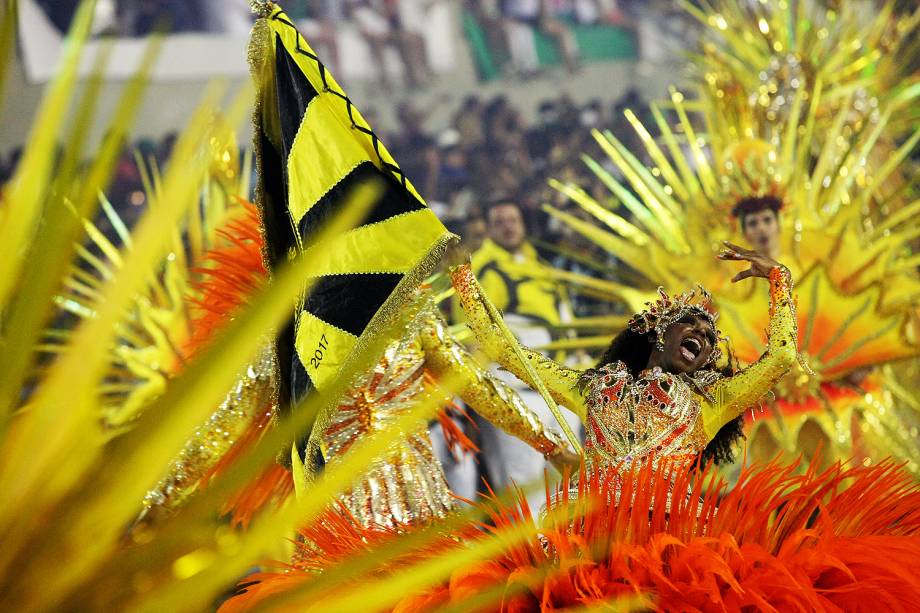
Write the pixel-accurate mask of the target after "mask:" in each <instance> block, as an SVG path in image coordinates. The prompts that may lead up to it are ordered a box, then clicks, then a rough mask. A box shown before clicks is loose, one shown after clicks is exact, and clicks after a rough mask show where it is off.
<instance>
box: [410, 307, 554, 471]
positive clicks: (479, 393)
mask: <svg viewBox="0 0 920 613" xmlns="http://www.w3.org/2000/svg"><path fill="white" fill-rule="evenodd" d="M420 323H421V338H422V347H423V348H424V350H425V366H426V367H427V368H428V369H430V371H431V372H432V373H433V374H434V375H441V374H445V375H446V374H447V373H448V372H449V373H450V375H451V377H459V379H460V392H459V393H460V398H462V399H463V402H465V403H466V404H468V405H469V406H470V407H471V408H472V409H473V410H474V411H476V412H477V413H479V414H480V415H481V416H482V417H484V418H485V419H487V420H488V421H490V422H491V423H493V424H495V425H496V426H498V427H499V428H501V429H502V430H504V431H505V432H507V433H508V434H511V435H512V436H516V437H517V438H519V439H521V440H522V441H524V442H525V443H527V444H528V445H530V446H531V447H533V448H534V449H536V450H537V451H539V452H540V453H542V454H544V455H553V454H555V453H558V452H560V451H562V450H564V449H565V447H566V446H565V444H564V443H563V442H562V439H561V437H560V436H559V435H558V434H556V433H555V432H553V431H552V430H547V428H546V427H545V426H544V425H543V423H542V422H541V421H540V418H539V417H538V416H537V414H536V413H534V412H533V411H532V410H531V409H530V408H529V407H528V406H527V405H526V404H524V402H523V401H522V400H521V397H520V396H518V395H517V394H516V393H515V392H514V390H512V389H511V388H510V387H508V386H507V385H505V383H503V382H502V381H500V380H499V379H498V378H497V377H495V376H493V375H492V374H490V373H489V372H488V371H487V370H486V369H485V368H483V367H482V366H480V365H479V363H478V362H477V361H476V359H475V358H474V357H473V356H472V355H470V353H469V352H468V351H467V350H466V349H465V348H464V347H463V345H461V344H460V343H459V342H458V341H457V339H455V338H454V337H453V336H451V334H450V332H449V331H448V330H447V324H446V323H445V322H444V320H443V319H442V318H441V316H440V315H439V314H438V312H437V309H436V307H435V306H434V305H433V304H431V305H429V306H428V307H427V308H425V310H424V311H423V312H422V313H421V316H420Z"/></svg>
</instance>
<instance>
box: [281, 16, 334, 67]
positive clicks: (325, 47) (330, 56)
mask: <svg viewBox="0 0 920 613" xmlns="http://www.w3.org/2000/svg"><path fill="white" fill-rule="evenodd" d="M344 2H345V0H300V2H297V3H295V4H294V5H292V10H291V13H290V16H291V18H292V19H294V21H295V23H296V24H297V28H298V29H299V30H300V32H301V33H302V34H303V35H304V38H306V39H307V40H308V41H309V43H310V45H311V46H312V47H313V50H314V51H316V53H317V54H318V55H319V57H320V58H322V59H323V62H324V63H325V64H326V65H327V66H328V67H329V69H330V70H331V71H332V72H336V71H337V70H338V67H339V59H340V58H339V43H338V35H337V34H336V31H335V30H336V22H340V21H341V20H342V19H343V18H344V17H345V13H344V11H345V5H344Z"/></svg>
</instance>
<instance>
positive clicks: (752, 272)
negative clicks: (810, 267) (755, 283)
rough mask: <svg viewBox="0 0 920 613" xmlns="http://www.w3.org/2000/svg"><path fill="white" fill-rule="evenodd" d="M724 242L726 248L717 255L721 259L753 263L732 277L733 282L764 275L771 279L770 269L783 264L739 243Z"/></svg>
mask: <svg viewBox="0 0 920 613" xmlns="http://www.w3.org/2000/svg"><path fill="white" fill-rule="evenodd" d="M722 243H724V244H725V249H723V250H722V251H720V252H719V255H718V256H717V257H718V258H719V259H722V260H736V261H744V262H748V263H749V264H750V265H751V267H750V268H748V269H747V270H742V271H741V272H739V273H738V274H737V275H735V276H734V277H732V283H737V282H738V281H741V280H742V279H747V278H750V277H763V278H764V279H769V278H770V271H771V270H773V269H774V268H776V267H777V266H781V264H780V263H779V262H777V261H776V260H774V259H773V258H771V257H769V256H766V255H763V254H762V253H759V252H757V251H753V250H751V249H745V248H744V247H739V246H738V245H735V244H732V243H730V242H728V241H722Z"/></svg>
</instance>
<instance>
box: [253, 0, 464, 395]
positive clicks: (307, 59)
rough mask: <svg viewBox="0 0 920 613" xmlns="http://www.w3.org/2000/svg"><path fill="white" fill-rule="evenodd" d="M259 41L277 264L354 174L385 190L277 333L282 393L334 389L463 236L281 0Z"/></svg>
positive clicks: (257, 34)
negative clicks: (407, 172) (352, 359)
mask: <svg viewBox="0 0 920 613" xmlns="http://www.w3.org/2000/svg"><path fill="white" fill-rule="evenodd" d="M254 5H255V6H256V9H257V10H258V11H259V12H260V15H261V16H260V18H259V19H258V20H257V22H256V24H255V26H254V28H253V34H252V41H251V44H250V51H249V53H250V63H251V65H252V69H253V76H254V78H255V80H256V84H257V88H258V93H257V108H256V111H255V121H254V124H255V125H254V128H255V134H254V140H255V148H256V153H257V158H258V165H259V183H258V191H257V200H258V202H259V205H260V207H261V210H262V216H263V223H264V226H265V233H266V245H267V257H268V259H269V263H270V264H271V265H272V266H276V265H278V264H280V263H282V262H284V261H286V260H287V259H288V258H289V257H291V255H293V254H296V253H298V252H300V251H303V250H305V249H309V248H310V246H311V237H313V236H314V235H315V233H316V232H317V230H318V229H319V228H320V227H321V225H322V224H323V223H324V222H325V221H327V220H329V219H330V218H331V217H332V216H333V215H335V214H336V213H337V212H339V211H340V210H341V209H342V207H343V206H345V203H346V201H347V197H348V196H349V194H350V193H351V192H352V190H353V189H354V188H355V186H357V185H359V184H361V183H362V182H366V181H377V182H378V183H379V184H380V185H382V186H383V190H382V194H381V196H380V197H379V199H378V200H377V201H376V204H375V205H374V206H372V207H371V209H370V211H369V213H368V214H367V217H366V219H364V221H363V223H362V224H361V225H359V226H358V227H356V228H354V229H352V230H350V231H348V232H345V233H343V234H342V235H340V236H338V237H336V238H335V239H334V240H333V241H332V244H331V245H328V248H326V246H327V243H324V249H323V259H322V262H321V265H319V266H318V268H317V269H316V270H315V274H316V277H317V281H316V283H315V285H313V288H312V289H311V291H310V292H309V294H308V295H307V296H305V297H304V299H303V300H302V302H301V304H299V305H298V307H297V309H296V310H297V312H296V313H294V317H293V319H292V322H291V325H290V326H289V327H288V329H287V330H286V331H285V332H283V333H282V334H281V335H280V337H279V341H278V358H279V368H280V371H281V373H280V374H281V379H282V382H281V393H282V398H281V400H282V403H284V402H285V401H288V402H295V401H297V400H298V399H299V398H301V397H303V395H304V394H306V393H307V392H308V391H310V390H311V389H313V388H316V389H318V390H320V391H322V390H323V388H324V387H326V386H327V385H328V384H329V383H330V382H331V381H332V380H334V379H335V378H336V376H337V375H338V374H339V372H340V370H341V369H342V367H343V366H344V365H345V364H346V363H347V360H348V358H349V356H350V355H351V354H352V352H353V351H355V349H356V347H359V346H360V345H361V342H362V339H363V338H365V337H366V335H368V334H369V333H371V332H372V330H373V328H374V327H375V325H376V324H377V323H379V321H380V319H381V318H382V317H383V314H384V313H391V312H395V311H396V310H397V309H398V307H399V305H400V301H402V300H404V299H405V297H406V296H407V295H408V292H409V291H411V290H413V289H414V288H415V287H416V286H417V285H418V283H419V282H420V281H421V280H422V279H424V277H425V276H427V275H428V274H429V273H430V272H431V269H432V268H433V267H434V265H435V264H436V263H437V261H438V259H439V258H440V255H441V252H442V250H443V247H444V246H445V245H446V244H447V242H448V241H450V240H451V239H452V238H454V237H453V235H451V234H450V233H449V232H448V231H447V230H446V229H445V228H444V226H443V225H442V224H441V222H440V221H438V219H437V217H435V215H434V213H432V211H431V210H430V209H429V208H428V207H427V206H426V204H425V201H424V200H423V199H422V198H421V196H420V195H419V194H418V192H416V190H415V188H414V187H413V186H412V184H411V183H410V182H409V180H408V179H407V178H406V177H405V176H404V175H403V173H402V171H401V170H400V168H399V166H398V165H397V164H396V162H395V160H394V159H393V158H392V156H390V154H389V153H388V152H387V150H386V148H385V147H384V146H383V143H381V142H380V139H379V138H378V137H377V135H376V134H375V133H374V131H373V129H372V128H371V127H370V126H369V125H368V124H367V122H366V121H365V120H364V118H363V117H362V116H361V113H360V112H359V111H358V109H357V108H355V106H354V104H352V102H351V100H350V99H349V97H348V96H347V95H346V94H345V92H344V91H342V89H341V88H340V87H339V85H338V84H337V83H336V82H335V79H333V78H332V75H331V74H329V71H328V70H327V69H326V67H325V66H324V65H323V63H322V62H321V61H320V60H319V58H318V57H317V56H316V54H315V53H314V52H313V50H312V49H311V48H310V46H309V45H308V44H307V42H306V41H305V40H304V38H303V36H301V35H300V33H299V32H298V31H297V29H296V28H295V27H294V25H293V23H292V22H291V21H290V19H289V18H288V17H287V15H285V14H284V12H283V11H282V10H281V9H280V8H278V7H277V6H276V5H275V4H274V3H271V2H264V3H254Z"/></svg>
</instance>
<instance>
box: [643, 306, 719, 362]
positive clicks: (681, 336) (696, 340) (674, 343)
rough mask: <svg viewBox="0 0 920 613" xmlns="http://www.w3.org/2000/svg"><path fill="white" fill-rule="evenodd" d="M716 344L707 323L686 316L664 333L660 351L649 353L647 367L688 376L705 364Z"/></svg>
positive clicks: (700, 318)
mask: <svg viewBox="0 0 920 613" xmlns="http://www.w3.org/2000/svg"><path fill="white" fill-rule="evenodd" d="M715 345H716V333H715V330H714V329H713V327H712V324H711V323H709V320H707V319H705V318H704V317H701V316H699V315H686V316H685V317H683V318H682V319H680V320H678V321H676V322H674V323H673V324H671V325H670V326H668V329H667V330H665V333H664V351H658V350H657V349H653V350H652V356H651V359H650V360H649V364H650V365H652V366H660V367H661V368H662V370H664V371H667V372H670V373H673V374H681V373H691V372H694V371H696V370H699V369H700V368H702V367H703V366H704V365H706V363H707V362H708V361H709V357H710V356H711V355H712V351H713V349H714V348H715Z"/></svg>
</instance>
